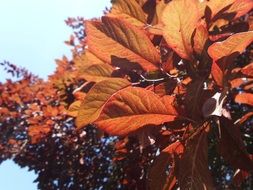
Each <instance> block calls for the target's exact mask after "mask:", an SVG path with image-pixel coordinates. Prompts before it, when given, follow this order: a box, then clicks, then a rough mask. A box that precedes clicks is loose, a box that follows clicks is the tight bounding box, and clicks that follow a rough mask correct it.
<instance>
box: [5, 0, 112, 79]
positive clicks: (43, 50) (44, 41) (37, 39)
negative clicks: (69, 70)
mask: <svg viewBox="0 0 253 190" xmlns="http://www.w3.org/2000/svg"><path fill="white" fill-rule="evenodd" d="M109 2H110V0H0V23H1V27H0V62H1V61H3V60H8V61H10V62H12V63H15V64H16V65H21V66H25V67H27V68H28V69H30V70H31V71H32V72H33V73H35V74H37V75H39V76H42V77H43V78H46V77H47V75H48V74H50V73H52V71H53V70H54V68H55V64H54V60H55V59H56V58H61V57H62V55H63V54H64V55H67V56H70V50H69V47H68V46H66V45H65V44H64V41H65V40H68V39H69V36H70V34H71V32H72V30H71V28H70V27H68V26H66V25H65V22H64V20H65V19H67V18H68V17H77V16H83V17H84V18H91V17H94V16H101V15H102V11H103V10H104V8H105V6H108V7H109V6H110V4H109ZM3 75H4V72H3V71H2V70H1V69H0V80H3V78H4V77H5V76H3Z"/></svg>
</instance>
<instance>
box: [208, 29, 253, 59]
mask: <svg viewBox="0 0 253 190" xmlns="http://www.w3.org/2000/svg"><path fill="white" fill-rule="evenodd" d="M252 41H253V31H248V32H241V33H237V34H234V35H232V36H230V37H228V38H227V39H226V40H224V41H222V42H216V43H214V44H212V45H211V46H209V48H208V54H209V55H210V57H211V58H212V59H213V60H214V61H217V60H219V59H221V58H223V57H225V56H230V55H231V54H233V53H238V54H241V53H242V52H243V51H244V50H245V48H246V47H247V46H248V45H249V44H250V43H251V42H252Z"/></svg>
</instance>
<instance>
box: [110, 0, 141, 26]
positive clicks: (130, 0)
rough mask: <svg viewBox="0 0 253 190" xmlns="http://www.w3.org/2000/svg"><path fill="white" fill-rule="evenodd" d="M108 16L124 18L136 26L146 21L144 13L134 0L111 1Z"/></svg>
mask: <svg viewBox="0 0 253 190" xmlns="http://www.w3.org/2000/svg"><path fill="white" fill-rule="evenodd" d="M109 16H115V17H118V18H122V19H126V20H127V21H128V22H130V23H131V24H134V25H137V26H144V25H145V23H146V15H145V13H144V12H143V10H142V8H141V6H140V5H139V4H138V3H137V2H136V0H127V1H126V0H117V1H113V3H112V9H111V11H110V14H109Z"/></svg>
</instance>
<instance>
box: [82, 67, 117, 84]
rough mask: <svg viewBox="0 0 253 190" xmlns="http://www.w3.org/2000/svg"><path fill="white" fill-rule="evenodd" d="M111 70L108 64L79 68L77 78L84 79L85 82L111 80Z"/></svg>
mask: <svg viewBox="0 0 253 190" xmlns="http://www.w3.org/2000/svg"><path fill="white" fill-rule="evenodd" d="M113 70H114V69H113V68H112V66H110V65H108V64H93V65H89V66H86V67H82V68H80V69H79V71H78V75H79V76H78V78H81V79H85V80H86V81H92V82H100V81H103V80H106V79H108V78H111V75H112V72H113Z"/></svg>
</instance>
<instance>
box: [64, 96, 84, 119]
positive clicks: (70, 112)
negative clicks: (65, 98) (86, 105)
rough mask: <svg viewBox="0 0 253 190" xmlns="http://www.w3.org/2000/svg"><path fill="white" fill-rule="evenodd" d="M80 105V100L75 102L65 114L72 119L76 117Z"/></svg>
mask: <svg viewBox="0 0 253 190" xmlns="http://www.w3.org/2000/svg"><path fill="white" fill-rule="evenodd" d="M81 103H82V102H81V101H80V100H77V101H75V102H73V103H72V104H70V106H69V109H68V112H67V114H68V115H70V116H72V117H76V116H77V115H78V110H79V109H80V106H81Z"/></svg>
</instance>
